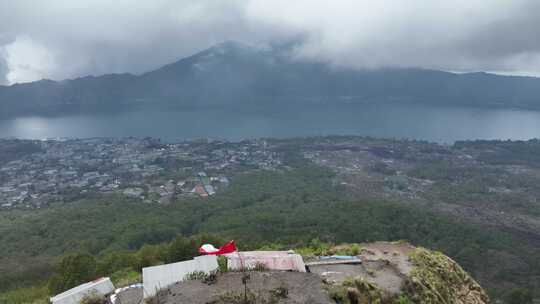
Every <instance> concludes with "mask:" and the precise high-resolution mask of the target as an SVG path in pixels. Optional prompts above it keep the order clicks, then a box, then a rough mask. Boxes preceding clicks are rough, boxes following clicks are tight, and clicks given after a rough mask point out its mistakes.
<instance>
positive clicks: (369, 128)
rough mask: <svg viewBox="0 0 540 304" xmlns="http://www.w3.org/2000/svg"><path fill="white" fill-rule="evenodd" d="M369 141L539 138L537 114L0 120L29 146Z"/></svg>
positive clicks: (361, 108) (415, 109) (387, 111)
mask: <svg viewBox="0 0 540 304" xmlns="http://www.w3.org/2000/svg"><path fill="white" fill-rule="evenodd" d="M314 135H369V136H375V137H387V138H388V137H391V138H410V139H423V140H428V141H434V142H439V143H452V142H454V141H456V140H464V139H514V140H516V139H523V140H526V139H531V138H539V137H540V112H536V111H523V110H508V109H503V110H501V109H476V108H475V109H472V108H463V107H432V106H425V105H418V104H413V105H403V104H379V105H373V104H340V105H334V106H328V105H315V106H309V107H306V106H297V105H295V106H287V107H283V108H281V109H280V110H275V109H274V110H268V109H263V108H259V109H257V108H252V109H242V110H223V109H220V110H217V109H197V110H167V111H165V110H161V111H160V110H142V109H139V110H134V111H129V112H123V113H116V114H92V115H66V116H58V117H21V118H15V119H7V120H0V137H18V138H25V139H43V138H56V137H68V138H86V137H125V136H136V137H142V136H151V137H157V138H161V139H163V140H166V141H179V140H185V139H196V138H220V139H227V140H233V141H236V140H241V139H244V138H257V137H279V138H283V137H297V136H314Z"/></svg>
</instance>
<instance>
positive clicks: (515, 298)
mask: <svg viewBox="0 0 540 304" xmlns="http://www.w3.org/2000/svg"><path fill="white" fill-rule="evenodd" d="M504 302H505V303H506V304H532V303H533V295H532V292H531V291H530V290H528V289H524V288H516V289H512V290H510V291H509V292H508V293H507V294H506V295H505V296H504Z"/></svg>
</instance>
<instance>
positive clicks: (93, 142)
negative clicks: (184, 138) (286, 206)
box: [0, 138, 281, 208]
mask: <svg viewBox="0 0 540 304" xmlns="http://www.w3.org/2000/svg"><path fill="white" fill-rule="evenodd" d="M0 151H1V152H2V153H0V155H1V156H0V206H1V207H2V208H41V207H44V206H47V205H49V204H51V203H54V202H69V201H73V200H76V199H80V198H84V197H85V196H89V195H95V194H112V193H117V194H122V195H126V196H129V197H132V198H136V199H140V200H141V201H143V202H145V203H161V204H163V203H168V202H170V201H171V200H173V199H175V198H177V197H182V196H185V197H201V198H206V197H208V196H212V195H215V194H216V193H219V192H220V191H222V190H224V189H225V188H227V186H228V185H229V183H230V180H229V179H230V175H231V174H235V172H238V171H242V170H251V169H262V170H275V169H277V168H279V167H280V166H281V160H280V159H279V157H278V154H277V153H275V152H272V151H271V150H270V149H267V143H266V141H264V140H252V141H242V142H239V143H230V142H224V141H208V140H204V141H203V140H201V141H191V142H182V143H174V144H171V143H162V142H161V141H160V140H158V139H153V138H140V139H139V138H122V139H110V138H93V139H70V140H42V141H38V140H33V141H30V140H17V139H3V140H0Z"/></svg>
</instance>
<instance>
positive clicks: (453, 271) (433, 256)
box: [406, 248, 489, 304]
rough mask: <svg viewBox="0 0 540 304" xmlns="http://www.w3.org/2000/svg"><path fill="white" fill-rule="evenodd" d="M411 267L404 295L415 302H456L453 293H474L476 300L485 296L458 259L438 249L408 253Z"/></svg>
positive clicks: (482, 299)
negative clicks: (458, 262) (459, 263)
mask: <svg viewBox="0 0 540 304" xmlns="http://www.w3.org/2000/svg"><path fill="white" fill-rule="evenodd" d="M410 258H411V260H412V262H413V264H414V268H413V270H412V272H411V279H410V280H409V281H408V284H407V285H408V286H407V287H406V289H407V296H408V297H409V298H410V299H411V300H412V301H413V302H414V303H426V304H430V303H434V304H435V303H455V302H459V301H458V300H460V301H463V300H464V299H456V295H462V296H467V297H475V298H476V299H477V300H478V301H477V302H479V303H487V302H489V299H488V296H487V295H486V294H484V291H483V290H482V288H481V287H480V285H478V283H476V282H475V281H474V280H472V279H471V278H470V276H469V274H467V273H466V272H465V271H464V270H463V269H462V268H461V267H460V266H459V265H458V264H457V263H455V262H454V261H452V260H451V259H449V258H448V257H446V256H445V255H444V254H442V253H439V252H432V251H429V250H426V249H423V248H418V249H416V250H415V252H413V254H411V256H410Z"/></svg>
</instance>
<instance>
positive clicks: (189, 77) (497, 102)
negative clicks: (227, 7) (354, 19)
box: [0, 42, 540, 117]
mask: <svg viewBox="0 0 540 304" xmlns="http://www.w3.org/2000/svg"><path fill="white" fill-rule="evenodd" d="M538 96H540V78H534V77H524V76H503V75H496V74H490V73H486V72H475V73H465V74H458V73H452V72H445V71H438V70H429V69H418V68H380V69H369V70H368V69H352V68H344V67H334V66H331V65H329V64H326V63H321V62H313V61H298V60H294V59H293V58H291V56H290V54H289V53H288V50H287V49H279V48H257V47H251V46H244V45H241V44H238V43H234V42H226V43H222V44H218V45H216V46H214V47H211V48H208V49H206V50H203V51H201V52H198V53H196V54H193V55H191V56H188V57H185V58H182V59H180V60H177V61H175V62H173V63H170V64H167V65H164V66H162V67H160V68H157V69H155V70H152V71H149V72H146V73H143V74H140V75H135V74H130V73H118V74H105V75H100V76H84V77H79V78H75V79H67V80H61V81H54V80H40V81H36V82H31V83H23V84H14V85H11V86H0V112H1V113H2V116H4V117H5V116H20V115H29V114H44V113H62V112H66V111H70V110H78V111H82V112H92V111H96V110H105V111H109V110H111V109H120V110H121V109H124V108H125V107H126V106H127V105H136V104H141V103H142V104H147V103H151V104H152V106H161V105H164V104H168V105H175V106H215V105H226V106H234V105H242V104H245V103H248V104H253V103H255V104H257V103H261V102H262V101H261V100H266V99H271V102H272V103H277V106H279V103H278V102H277V100H279V99H282V100H281V101H285V102H292V101H293V100H294V101H300V102H305V103H306V104H307V105H309V103H308V102H307V101H313V100H326V101H331V102H336V103H337V102H339V101H340V100H347V101H348V102H388V101H393V102H419V103H426V104H431V105H460V106H475V107H507V108H524V109H539V108H540V98H539V97H538Z"/></svg>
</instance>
